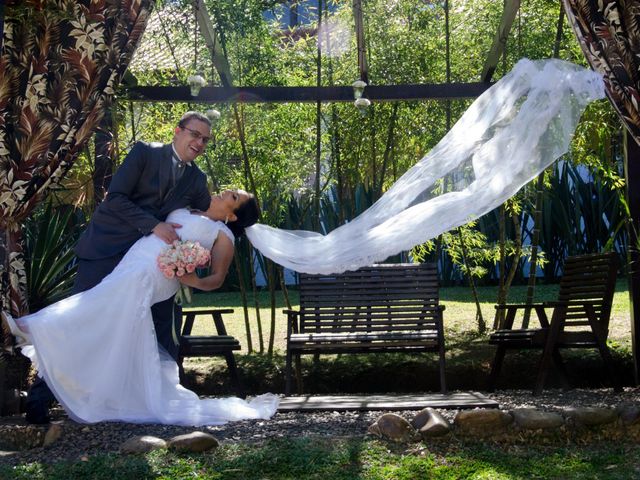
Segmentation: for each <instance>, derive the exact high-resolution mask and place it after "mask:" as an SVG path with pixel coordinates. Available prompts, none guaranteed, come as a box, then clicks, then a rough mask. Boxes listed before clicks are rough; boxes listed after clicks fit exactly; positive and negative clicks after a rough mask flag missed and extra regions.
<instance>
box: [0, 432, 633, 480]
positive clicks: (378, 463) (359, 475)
mask: <svg viewBox="0 0 640 480" xmlns="http://www.w3.org/2000/svg"><path fill="white" fill-rule="evenodd" d="M638 458H640V446H638V445H624V444H623V445H619V444H618V445H598V446H590V447H587V446H566V447H559V448H551V447H532V446H527V447H523V446H499V445H491V444H485V445H478V444H475V445H464V444H459V443H455V442H451V443H448V444H440V445H435V446H431V447H430V446H428V445H426V444H416V445H411V446H410V447H406V446H399V445H393V444H388V443H385V442H381V441H378V440H373V439H369V438H351V439H335V438H334V439H331V438H296V439H274V440H269V441H267V442H265V443H262V444H225V445H222V446H221V447H220V448H219V449H218V450H216V451H215V452H213V453H204V454H189V455H177V454H174V453H169V452H166V451H156V452H153V453H150V454H147V455H135V456H133V455H131V456H115V455H103V456H96V457H92V458H90V459H89V461H87V462H77V463H58V464H55V465H53V466H48V465H41V464H34V465H23V466H19V467H16V468H15V469H10V468H9V467H0V478H7V479H8V478H12V479H16V480H18V479H24V480H40V479H42V480H58V479H59V480H68V479H92V480H100V479H104V480H112V479H118V480H126V479H130V480H144V479H191V478H198V479H212V480H213V479H216V480H218V479H224V480H236V479H237V480H251V479H256V480H258V479H263V480H266V479H292V480H294V479H295V480H301V479H321V480H329V479H330V480H357V479H368V480H418V479H420V480H427V479H450V480H454V479H456V480H457V479H600V480H607V479H612V480H613V479H625V480H627V479H633V478H640V469H639V466H638V462H637V459H638Z"/></svg>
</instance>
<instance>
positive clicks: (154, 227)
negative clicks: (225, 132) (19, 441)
mask: <svg viewBox="0 0 640 480" xmlns="http://www.w3.org/2000/svg"><path fill="white" fill-rule="evenodd" d="M210 139H211V122H210V120H209V119H208V118H207V117H206V116H204V115H202V114H201V113H198V112H187V113H185V114H184V115H183V116H182V118H181V119H180V121H179V122H178V125H177V127H176V128H175V131H174V135H173V142H172V143H171V144H167V145H160V144H148V143H143V142H138V143H136V144H135V145H134V146H133V148H132V149H131V151H130V152H129V154H128V155H127V156H126V158H125V159H124V162H123V163H122V165H121V166H120V167H119V168H118V170H117V171H116V173H115V174H114V176H113V179H112V180H111V184H110V186H109V192H108V194H107V196H106V198H105V199H104V201H103V202H102V203H101V204H100V205H99V206H98V208H97V209H96V211H95V212H94V214H93V216H92V218H91V222H90V223H89V225H88V227H87V229H86V230H85V232H84V233H83V234H82V236H81V237H80V240H79V241H78V244H77V246H76V255H77V257H78V274H77V277H76V280H75V284H74V287H73V293H74V294H75V293H79V292H83V291H85V290H88V289H90V288H92V287H94V286H95V285H97V284H98V283H100V282H101V281H102V279H103V278H104V277H106V276H107V275H108V274H109V273H111V271H113V269H114V268H115V267H116V265H117V264H118V263H119V262H120V260H121V259H122V257H124V255H125V254H126V253H127V251H128V250H129V248H131V246H132V245H133V244H134V243H135V242H136V241H137V240H138V239H140V238H141V237H142V236H145V235H151V234H154V235H157V236H158V237H160V238H161V239H162V240H164V241H165V242H166V243H168V244H169V243H171V242H173V241H174V240H177V239H178V235H177V233H176V229H179V228H180V225H178V224H175V223H167V222H165V219H166V217H167V215H168V214H169V213H170V212H171V211H173V210H175V209H177V208H184V207H191V208H195V209H198V210H203V211H204V210H207V209H208V208H209V203H210V202H211V194H210V193H209V191H208V189H207V179H206V176H205V174H204V173H203V172H202V171H201V170H200V169H199V168H198V167H197V166H196V165H195V163H194V162H193V160H194V159H195V158H196V157H198V156H199V155H200V154H202V152H203V151H204V150H205V148H206V145H207V143H208V142H209V140H210ZM114 301H117V299H114ZM176 310H177V311H176ZM151 311H152V314H153V321H154V325H155V329H156V336H157V339H158V343H159V344H160V345H162V346H163V347H164V349H165V350H166V351H167V352H168V353H169V354H170V355H171V356H172V357H173V358H177V355H178V347H179V345H178V343H177V335H176V331H177V330H176V325H177V329H178V331H179V327H180V321H181V319H180V315H181V311H180V309H179V307H176V306H175V303H174V297H171V298H169V299H167V300H165V301H163V302H160V303H157V304H155V305H153V306H152V308H151ZM104 321H105V322H108V321H109V319H108V318H105V319H104ZM53 400H55V397H54V396H53V394H52V393H51V390H50V389H49V387H48V386H47V384H46V383H45V382H44V380H42V378H41V377H37V379H36V381H35V382H34V383H33V385H32V387H31V389H30V390H29V395H28V397H27V402H26V419H27V421H28V422H30V423H47V422H48V421H49V406H50V405H51V402H52V401H53Z"/></svg>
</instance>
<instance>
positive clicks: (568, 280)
mask: <svg viewBox="0 0 640 480" xmlns="http://www.w3.org/2000/svg"><path fill="white" fill-rule="evenodd" d="M617 271H618V258H617V254H616V253H615V252H608V253H595V254H586V255H576V256H571V257H567V259H566V260H565V263H564V268H563V275H562V277H561V279H560V286H559V290H558V299H557V300H556V301H552V302H542V303H531V304H526V303H523V304H515V303H514V304H501V305H496V309H498V310H504V311H505V317H504V321H503V324H502V325H498V329H497V330H496V331H495V332H494V333H492V334H491V336H490V338H489V343H490V344H491V345H495V346H496V347H497V348H496V354H495V357H494V359H493V363H492V366H491V373H490V375H489V385H488V389H489V390H490V391H491V390H493V389H494V388H495V384H496V381H497V378H498V375H499V373H500V370H501V368H502V364H503V361H504V357H505V354H506V352H507V350H511V349H515V350H519V349H539V350H542V355H541V357H540V362H539V365H538V369H537V377H536V380H535V386H534V391H533V392H534V394H540V393H541V392H542V389H543V388H544V384H545V380H546V378H547V375H548V373H549V370H550V367H551V364H552V363H553V364H555V366H556V367H557V369H558V371H559V373H560V374H561V375H562V379H563V381H564V383H565V384H568V382H567V381H566V372H565V368H564V363H563V360H562V357H561V355H560V349H563V348H594V349H597V350H598V352H599V353H600V356H601V357H602V360H603V362H604V366H605V368H606V369H607V371H608V377H609V379H610V380H611V382H612V383H613V386H614V388H615V389H616V390H620V388H621V386H620V381H619V377H618V375H617V372H616V369H615V366H614V364H613V359H612V357H611V352H610V350H609V347H608V346H607V336H608V335H609V319H610V316H611V306H612V303H613V294H614V291H615V285H616V274H617ZM546 309H552V312H553V313H552V315H551V319H549V318H548V316H547V313H546ZM525 310H532V311H534V312H535V313H536V316H535V317H537V320H538V321H539V323H540V327H538V328H514V322H515V319H516V314H517V312H521V311H525ZM535 317H534V318H535ZM523 319H524V317H523ZM527 327H528V326H527Z"/></svg>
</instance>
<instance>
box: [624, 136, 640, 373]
mask: <svg viewBox="0 0 640 480" xmlns="http://www.w3.org/2000/svg"><path fill="white" fill-rule="evenodd" d="M624 138H625V142H624V144H625V149H624V150H625V151H624V153H625V155H624V169H625V177H626V179H627V202H628V205H629V213H630V215H631V222H630V224H629V246H628V254H627V255H628V260H629V269H628V271H629V275H628V281H629V297H630V298H629V300H630V310H631V311H630V319H631V348H632V352H633V368H634V378H635V384H636V385H638V384H639V383H640V251H639V247H640V188H639V187H638V185H640V146H639V145H638V144H637V143H636V141H635V140H634V139H633V137H632V136H631V135H629V132H628V131H626V130H625V136H624Z"/></svg>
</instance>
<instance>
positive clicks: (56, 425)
mask: <svg viewBox="0 0 640 480" xmlns="http://www.w3.org/2000/svg"><path fill="white" fill-rule="evenodd" d="M63 432H64V429H63V428H62V422H51V424H50V425H49V429H48V430H47V433H45V434H44V441H43V442H42V446H43V447H49V446H50V445H53V444H54V443H56V442H57V441H58V439H59V438H60V437H62V433H63Z"/></svg>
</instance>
